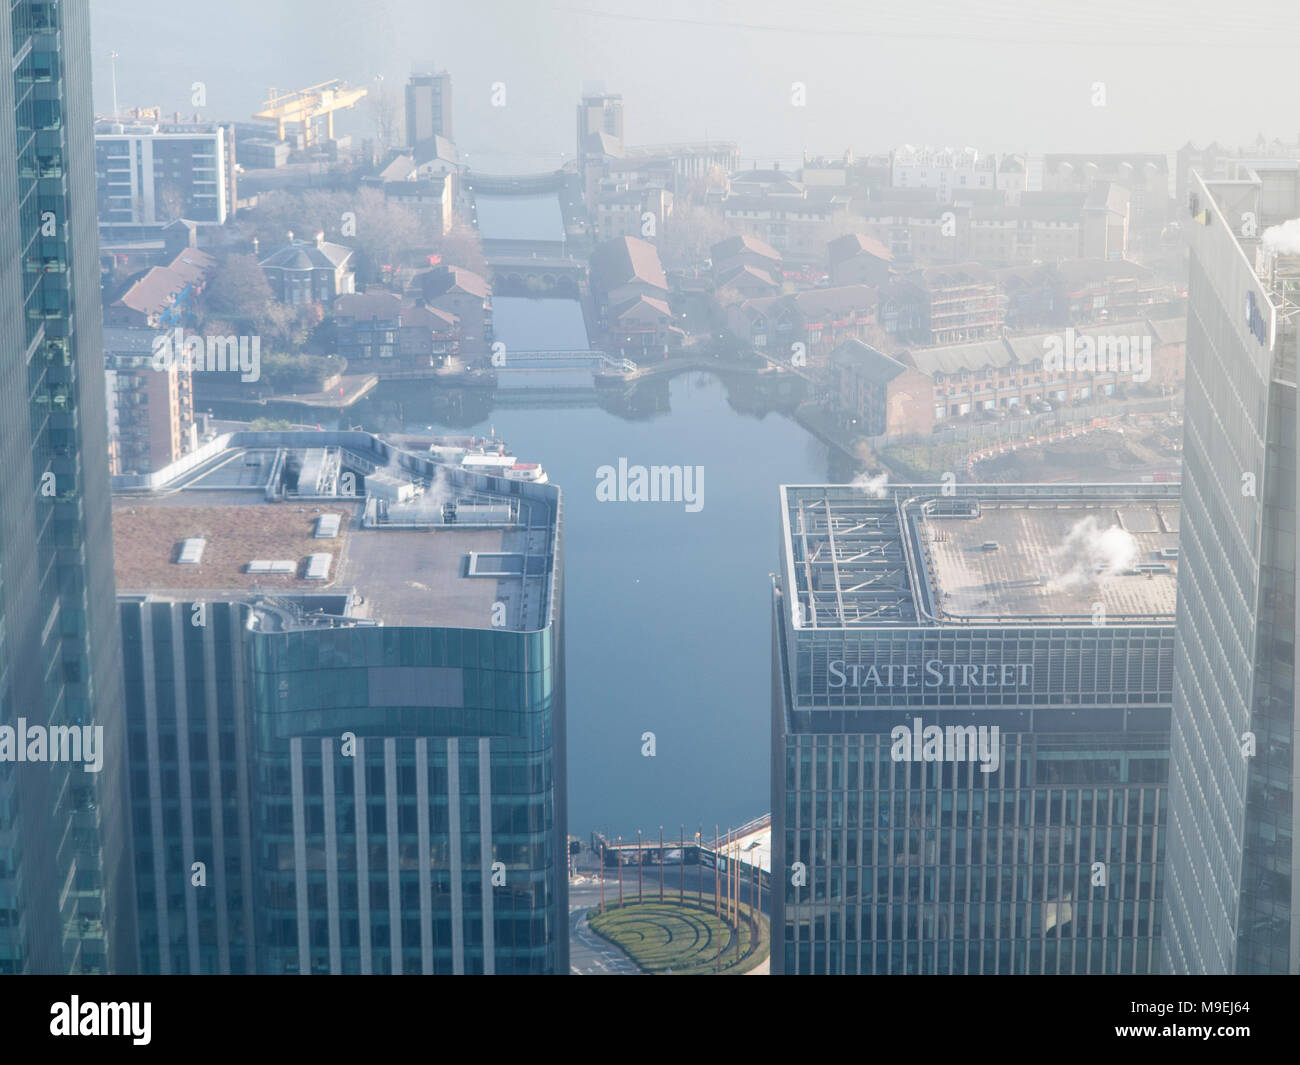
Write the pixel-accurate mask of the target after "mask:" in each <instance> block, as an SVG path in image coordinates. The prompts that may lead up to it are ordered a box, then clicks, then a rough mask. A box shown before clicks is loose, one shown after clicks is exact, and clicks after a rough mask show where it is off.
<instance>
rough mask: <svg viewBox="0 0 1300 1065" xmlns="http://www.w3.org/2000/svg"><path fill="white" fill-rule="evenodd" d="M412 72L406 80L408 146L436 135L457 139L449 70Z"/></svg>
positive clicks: (415, 146)
mask: <svg viewBox="0 0 1300 1065" xmlns="http://www.w3.org/2000/svg"><path fill="white" fill-rule="evenodd" d="M428 68H429V69H428V71H427V72H422V73H417V74H412V75H411V77H410V80H408V81H407V83H406V146H407V147H408V148H417V147H419V146H420V145H422V144H424V143H425V142H426V141H431V140H433V138H434V137H445V138H446V139H447V140H449V141H454V140H455V139H456V134H455V131H454V129H453V125H452V114H451V75H450V74H448V73H447V71H445V70H444V71H442V72H441V73H439V74H434V73H432V68H433V64H432V63H430V64H428Z"/></svg>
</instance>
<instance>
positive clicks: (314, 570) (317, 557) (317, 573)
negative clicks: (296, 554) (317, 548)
mask: <svg viewBox="0 0 1300 1065" xmlns="http://www.w3.org/2000/svg"><path fill="white" fill-rule="evenodd" d="M333 560H334V556H333V555H331V554H329V553H328V552H325V551H322V552H319V553H318V554H314V555H308V556H307V572H306V574H304V577H305V579H306V580H309V581H324V580H329V575H330V563H331V562H332V561H333Z"/></svg>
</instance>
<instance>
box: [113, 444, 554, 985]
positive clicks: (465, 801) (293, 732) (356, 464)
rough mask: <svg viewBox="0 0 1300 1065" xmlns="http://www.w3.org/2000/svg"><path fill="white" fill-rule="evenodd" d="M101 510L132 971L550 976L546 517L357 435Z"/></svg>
mask: <svg viewBox="0 0 1300 1065" xmlns="http://www.w3.org/2000/svg"><path fill="white" fill-rule="evenodd" d="M117 483H118V484H119V486H120V487H119V494H118V497H117V500H116V509H115V514H114V520H115V525H116V527H117V530H118V533H119V539H118V552H117V554H118V577H119V584H120V586H121V588H122V594H121V596H120V604H119V605H120V610H121V614H122V632H123V645H124V651H125V671H126V692H127V706H128V713H129V717H130V726H129V734H130V749H131V766H132V787H131V798H132V809H133V815H134V818H135V827H136V832H137V837H138V848H137V866H136V875H137V880H138V885H139V893H140V935H141V958H142V966H143V968H144V969H145V970H146V971H150V972H163V973H243V972H259V973H360V974H367V973H406V974H419V973H456V974H459V973H487V974H491V973H551V972H558V973H565V972H567V971H568V901H567V899H568V857H567V834H566V827H565V764H564V652H563V621H562V617H563V610H562V603H561V590H562V587H563V574H562V571H561V554H562V553H561V545H560V529H561V515H560V492H559V490H558V489H557V488H556V487H554V486H552V485H545V484H530V483H522V482H517V481H508V480H504V479H499V478H495V477H488V476H486V475H481V474H473V473H468V472H464V471H461V470H459V469H454V468H452V467H446V466H439V465H436V464H435V463H433V462H431V461H429V460H428V459H426V458H424V457H422V456H417V455H413V454H409V453H406V452H399V451H395V450H394V449H392V448H391V447H389V446H388V445H387V444H385V443H383V442H382V441H380V440H378V439H377V438H375V437H372V436H370V435H368V434H366V433H360V432H320V433H291V432H285V433H251V432H249V433H236V434H232V435H228V436H225V437H221V438H218V439H217V440H216V441H213V442H212V443H210V444H208V445H205V447H204V448H203V449H201V450H200V451H199V452H197V453H196V454H195V455H194V456H187V457H186V458H185V459H183V460H181V461H180V462H178V463H176V464H174V465H173V466H172V467H169V468H168V469H165V470H162V471H159V472H158V473H156V474H151V475H138V476H129V477H119V478H117ZM133 486H134V488H133ZM200 541H201V543H200ZM187 542H188V544H189V549H190V551H191V553H190V554H189V555H188V556H187V555H186V554H185V550H184V549H182V550H178V549H177V548H178V547H179V546H180V545H184V544H187ZM187 559H190V561H187Z"/></svg>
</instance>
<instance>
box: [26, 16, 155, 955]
mask: <svg viewBox="0 0 1300 1065" xmlns="http://www.w3.org/2000/svg"><path fill="white" fill-rule="evenodd" d="M4 6H5V14H4V16H3V18H0V47H3V51H4V55H5V56H6V57H8V61H9V63H10V69H11V74H10V75H9V76H7V77H6V78H4V79H3V82H2V87H0V93H2V94H3V99H2V100H0V140H2V141H3V142H4V148H3V150H0V468H3V470H4V485H3V489H2V490H0V725H5V726H9V727H10V728H15V727H16V726H17V724H18V722H19V719H23V720H24V721H25V722H26V724H27V726H28V727H31V726H33V725H35V726H37V727H39V728H43V729H49V728H61V729H64V728H69V727H72V726H91V727H92V728H93V727H95V726H102V727H103V729H104V732H103V741H104V746H105V751H104V759H103V765H102V769H101V771H100V772H98V773H87V772H85V771H84V768H83V766H82V765H81V764H74V763H71V762H68V761H62V762H30V761H29V762H23V763H18V762H15V761H7V760H6V761H3V762H0V973H6V972H10V973H12V972H39V973H52V972H63V973H102V972H107V971H130V970H131V969H133V968H134V951H135V935H134V927H133V921H132V916H131V907H132V904H133V892H132V890H131V882H130V877H131V866H130V861H129V851H130V843H129V836H128V824H127V822H126V820H125V809H124V796H125V788H124V784H125V781H124V776H123V773H124V759H123V745H124V733H123V724H122V701H121V700H122V693H121V683H122V681H121V663H120V658H119V649H118V636H117V617H116V612H115V610H114V606H113V546H112V545H113V536H112V527H111V520H110V496H109V475H108V461H107V453H108V438H107V429H106V425H105V417H106V416H105V395H104V356H103V348H102V344H101V340H100V297H99V263H98V252H97V246H98V245H97V235H96V231H95V202H96V201H95V160H94V148H93V144H92V126H93V117H92V114H91V88H90V81H91V63H90V31H89V5H88V2H87V0H61V2H35V0H8V2H7V3H6V4H5V5H4Z"/></svg>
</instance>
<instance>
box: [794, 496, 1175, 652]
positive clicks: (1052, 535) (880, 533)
mask: <svg viewBox="0 0 1300 1065" xmlns="http://www.w3.org/2000/svg"><path fill="white" fill-rule="evenodd" d="M1178 492H1179V487H1178V486H1177V485H1169V484H1134V485H1124V484H1101V485H1077V484H1076V485H1063V484H1042V485H988V484H963V485H947V486H944V485H887V484H884V483H883V482H881V483H875V482H872V483H869V484H868V483H864V484H862V485H856V486H855V485H809V486H782V488H781V496H782V508H783V537H784V544H783V554H784V559H783V566H784V576H785V587H786V589H787V590H788V591H787V594H788V597H789V600H790V602H791V604H792V608H793V609H792V616H791V624H792V625H793V626H794V628H795V629H796V630H809V629H819V628H820V629H826V628H830V629H836V628H855V629H856V628H872V627H897V626H902V627H924V626H932V625H934V626H937V625H944V626H961V625H1013V624H1053V623H1056V624H1079V623H1081V622H1082V623H1094V619H1103V613H1104V619H1103V620H1098V621H1096V622H1095V623H1098V624H1119V623H1125V622H1130V623H1134V624H1152V623H1160V624H1166V623H1172V621H1173V615H1174V605H1175V601H1176V596H1177V572H1178V558H1177V547H1178V510H1179V496H1178Z"/></svg>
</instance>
